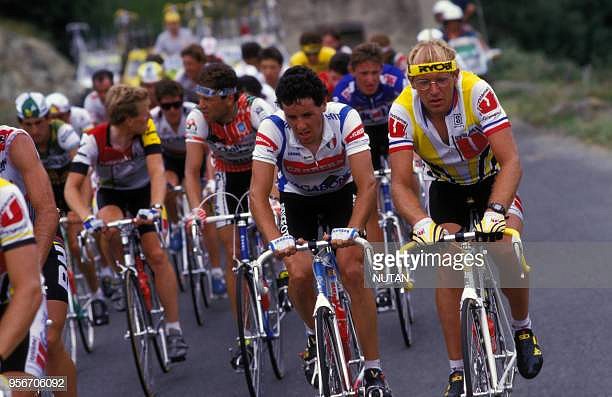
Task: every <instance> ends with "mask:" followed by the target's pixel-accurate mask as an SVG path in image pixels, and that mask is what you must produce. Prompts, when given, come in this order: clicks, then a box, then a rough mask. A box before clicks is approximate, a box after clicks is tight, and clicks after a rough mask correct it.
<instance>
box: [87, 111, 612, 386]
mask: <svg viewBox="0 0 612 397" xmlns="http://www.w3.org/2000/svg"><path fill="white" fill-rule="evenodd" d="M514 130H515V135H516V137H517V141H518V144H519V149H520V153H521V158H522V164H523V169H524V176H523V180H522V182H521V187H520V194H521V197H522V199H523V202H524V205H525V207H526V213H527V215H526V216H527V222H526V229H525V232H524V234H523V236H524V239H525V240H528V241H586V240H599V241H602V240H606V239H608V240H609V236H610V233H609V230H612V216H611V211H610V208H612V156H611V155H610V153H609V152H606V151H603V150H599V149H595V148H591V147H587V146H585V145H582V144H580V143H578V142H577V141H575V140H573V139H569V138H564V137H558V136H554V135H541V134H536V133H535V132H534V131H532V130H531V129H530V128H529V127H527V126H525V125H522V124H520V123H515V125H514ZM533 265H534V266H537V264H536V263H534V264H533ZM576 265H577V266H581V265H583V264H581V263H577V264H576ZM611 281H612V280H611ZM568 285H571V283H569V282H568ZM611 294H612V290H610V289H587V288H584V289H570V288H559V289H550V288H548V289H544V288H540V289H533V290H532V293H531V309H530V312H531V317H532V320H533V323H534V327H535V331H536V333H537V335H538V336H539V340H540V343H541V346H542V348H543V351H544V357H545V364H544V368H543V370H542V372H541V374H540V375H539V376H538V377H537V378H536V379H534V380H530V381H527V380H524V379H522V378H521V377H520V376H517V379H516V383H515V393H514V395H516V396H534V397H535V396H537V397H543V396H594V395H598V396H612V377H611V376H610V373H611V372H610V371H611V369H612V358H611V357H612V356H611V354H610V352H612V338H611V337H610V335H612V334H611V332H610V329H611V328H612V311H611V310H609V307H607V302H609V299H610V295H611ZM414 302H415V306H416V311H417V314H416V316H417V318H416V324H415V328H414V334H415V343H414V345H413V346H412V347H411V348H410V349H406V348H405V347H404V345H403V342H402V340H401V335H400V330H399V326H398V322H397V318H396V315H395V314H394V313H385V314H381V315H379V318H378V325H379V330H380V345H381V355H382V360H383V368H384V370H385V372H386V375H387V379H388V380H389V382H390V384H391V386H392V388H393V391H394V395H395V396H441V395H442V390H443V388H444V387H445V384H446V380H447V376H448V364H447V359H446V353H445V349H444V342H443V339H442V335H441V332H440V326H439V324H438V320H437V315H436V311H435V308H434V299H433V290H431V289H417V290H416V291H415V292H414ZM180 304H181V319H182V325H183V328H184V332H185V337H186V339H187V342H188V343H189V345H190V349H189V354H188V360H187V361H186V362H184V363H181V364H178V365H175V366H174V367H173V368H172V370H171V372H170V373H168V374H165V375H161V374H160V375H159V377H158V380H157V383H158V387H159V395H162V396H178V395H193V396H224V397H225V396H227V397H229V396H246V395H247V391H246V386H245V383H244V378H243V375H242V374H236V373H234V372H233V371H232V369H231V368H230V366H229V359H230V354H229V352H228V348H229V347H230V346H234V343H235V342H234V336H235V325H234V323H233V321H232V319H231V316H230V313H229V305H228V302H227V300H225V301H216V302H214V303H213V305H212V307H211V308H210V309H208V310H207V312H206V324H205V325H204V326H203V327H198V326H197V325H196V322H195V319H194V315H193V313H192V311H191V310H192V309H191V301H190V297H189V294H188V293H183V294H181V296H180ZM286 324H287V327H286V334H285V336H286V337H287V343H286V346H287V349H286V353H285V363H286V376H285V378H284V379H283V380H282V381H278V380H276V379H275V378H274V376H273V374H272V371H271V368H270V366H269V363H267V364H266V370H265V374H264V378H263V382H264V383H263V388H264V390H265V393H264V395H267V396H312V395H314V390H313V389H312V388H311V387H310V386H308V385H307V384H306V383H305V378H304V375H303V373H302V370H301V366H300V363H301V362H300V359H299V358H298V356H297V354H298V353H299V352H300V351H301V350H302V349H303V347H304V343H305V339H304V331H303V326H302V325H301V323H300V321H299V320H298V318H297V316H296V315H295V313H292V314H291V315H290V316H288V318H287V323H286ZM125 327H126V320H125V315H124V314H123V313H121V314H120V313H113V314H112V316H111V324H110V325H109V326H106V327H104V328H97V329H96V331H97V333H96V346H95V350H94V352H93V353H91V354H90V355H87V354H86V353H84V352H82V351H80V352H79V359H78V383H79V385H78V388H79V392H80V395H82V396H109V395H113V396H114V395H128V394H129V395H138V394H140V386H139V383H138V379H137V374H136V370H135V368H134V363H133V359H132V355H131V350H130V347H129V343H128V342H127V341H125V340H124V339H123V334H124V331H125Z"/></svg>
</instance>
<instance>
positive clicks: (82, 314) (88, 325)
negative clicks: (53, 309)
mask: <svg viewBox="0 0 612 397" xmlns="http://www.w3.org/2000/svg"><path fill="white" fill-rule="evenodd" d="M75 311H76V312H77V313H76V316H77V317H76V320H77V325H78V327H79V335H81V342H82V343H83V348H84V349H85V351H86V352H87V353H91V352H92V351H93V346H94V336H95V333H94V325H93V309H92V308H91V301H89V302H86V303H85V305H84V306H81V305H78V307H77V308H76V310H75Z"/></svg>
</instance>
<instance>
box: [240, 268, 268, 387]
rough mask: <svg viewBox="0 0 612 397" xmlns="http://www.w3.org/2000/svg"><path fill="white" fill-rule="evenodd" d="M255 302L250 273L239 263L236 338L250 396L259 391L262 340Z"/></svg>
mask: <svg viewBox="0 0 612 397" xmlns="http://www.w3.org/2000/svg"><path fill="white" fill-rule="evenodd" d="M257 304H258V302H257V300H256V299H255V289H254V285H253V279H252V275H251V273H250V272H249V269H248V267H246V266H245V265H240V266H239V267H238V274H237V276H236V306H237V323H238V338H239V340H240V353H241V355H242V367H243V369H244V376H245V378H246V382H247V387H248V389H249V395H250V396H251V397H258V396H259V395H260V392H261V370H262V368H261V367H262V360H261V356H262V353H263V341H262V340H261V339H260V336H259V327H258V315H257V307H256V305H257Z"/></svg>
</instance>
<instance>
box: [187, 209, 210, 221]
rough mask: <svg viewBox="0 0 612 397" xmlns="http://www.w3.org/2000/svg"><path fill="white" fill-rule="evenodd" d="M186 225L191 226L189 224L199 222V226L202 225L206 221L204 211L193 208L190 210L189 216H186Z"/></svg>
mask: <svg viewBox="0 0 612 397" xmlns="http://www.w3.org/2000/svg"><path fill="white" fill-rule="evenodd" d="M187 218H188V219H187V224H188V225H191V222H194V221H195V222H199V223H200V224H204V221H206V211H205V210H204V209H203V208H200V207H195V208H192V209H191V214H189V215H188V216H187Z"/></svg>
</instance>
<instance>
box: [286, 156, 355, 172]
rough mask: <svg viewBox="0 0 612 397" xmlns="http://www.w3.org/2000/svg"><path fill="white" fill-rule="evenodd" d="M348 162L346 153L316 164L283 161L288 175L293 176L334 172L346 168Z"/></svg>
mask: <svg viewBox="0 0 612 397" xmlns="http://www.w3.org/2000/svg"><path fill="white" fill-rule="evenodd" d="M345 161H346V158H345V153H344V151H343V152H342V153H340V154H338V155H335V156H331V157H327V158H324V159H322V160H319V161H317V162H314V163H310V164H308V163H303V162H301V161H291V160H283V165H284V167H285V169H286V170H287V172H288V173H290V174H293V175H309V174H318V173H322V172H328V171H332V170H335V169H338V168H341V167H342V166H344V163H345Z"/></svg>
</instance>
